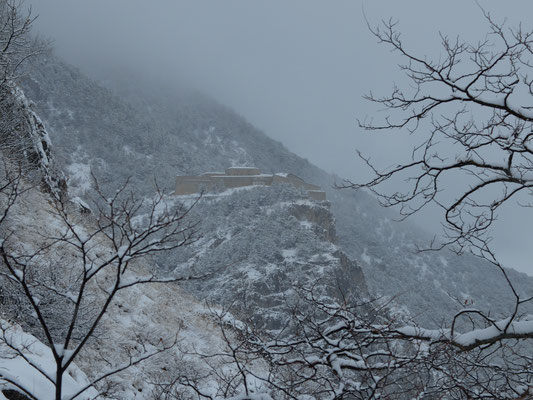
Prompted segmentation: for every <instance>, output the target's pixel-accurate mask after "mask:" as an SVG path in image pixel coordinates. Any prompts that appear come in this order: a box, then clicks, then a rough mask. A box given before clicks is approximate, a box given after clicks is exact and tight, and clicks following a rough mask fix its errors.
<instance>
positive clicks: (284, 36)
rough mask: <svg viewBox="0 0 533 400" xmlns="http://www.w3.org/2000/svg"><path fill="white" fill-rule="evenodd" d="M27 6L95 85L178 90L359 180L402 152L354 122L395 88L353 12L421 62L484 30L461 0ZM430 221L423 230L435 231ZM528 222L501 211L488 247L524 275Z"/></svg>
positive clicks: (390, 66) (91, 0)
mask: <svg viewBox="0 0 533 400" xmlns="http://www.w3.org/2000/svg"><path fill="white" fill-rule="evenodd" d="M27 3H30V4H33V8H34V11H35V13H36V14H38V15H39V18H38V20H37V22H36V26H37V29H38V30H39V31H40V32H42V34H44V35H45V36H48V37H50V38H52V39H53V40H54V45H55V47H56V49H57V52H58V53H59V55H61V56H62V57H64V58H65V59H66V60H67V61H69V62H71V63H73V64H75V65H77V66H79V67H80V68H81V69H82V70H84V71H86V72H88V73H89V74H91V75H93V76H94V77H97V78H100V77H102V76H104V74H105V73H106V71H108V70H117V69H130V70H132V71H134V72H135V73H141V74H146V75H147V76H149V77H150V78H152V79H154V78H155V79H160V80H162V81H168V82H179V81H185V82H187V83H189V84H191V85H193V86H197V87H199V88H200V89H202V90H205V91H207V92H208V93H211V94H212V95H213V96H214V97H215V98H216V99H217V100H218V101H220V102H221V103H224V104H226V105H229V106H231V107H232V108H234V109H235V110H236V111H237V112H238V113H239V114H241V115H243V116H244V117H246V118H247V119H248V120H249V121H250V122H252V123H253V124H254V125H256V126H257V127H259V128H261V129H262V130H263V131H265V133H267V134H268V135H269V136H271V137H273V138H275V139H277V140H280V141H281V142H283V143H284V144H285V145H286V146H287V147H288V148H289V149H290V150H291V151H293V152H295V153H297V154H299V155H301V156H303V157H305V158H307V159H309V160H310V161H311V162H313V163H315V164H317V165H318V166H320V167H322V168H323V169H325V170H326V171H328V172H335V173H337V174H339V175H340V176H342V177H346V178H350V179H359V178H360V177H361V175H362V174H363V171H362V165H361V164H360V163H359V162H358V161H357V159H356V157H355V150H356V149H359V150H362V151H363V152H364V153H366V154H369V155H372V157H373V158H374V159H375V160H376V161H378V162H381V163H382V164H384V165H386V164H387V162H390V159H391V158H393V156H394V155H395V154H398V153H402V152H405V151H408V148H409V146H408V144H406V143H404V141H403V139H397V137H396V136H393V135H387V136H370V135H369V134H368V133H365V132H362V131H361V130H360V129H359V128H358V127H357V124H356V119H357V118H364V117H365V116H372V115H374V114H375V113H376V107H375V106H373V105H371V104H368V103H367V102H365V101H364V100H363V99H362V95H363V94H365V93H368V92H369V91H370V90H372V91H374V92H376V93H383V94H384V93H386V92H387V90H388V89H390V87H391V85H392V83H393V82H398V83H401V82H402V81H403V82H404V80H403V78H402V75H401V74H400V73H399V72H398V69H397V68H396V64H397V62H398V59H397V58H396V56H395V55H394V54H391V53H390V52H389V50H388V49H387V48H386V47H384V46H380V45H377V44H376V40H375V38H374V37H373V36H372V35H371V34H370V33H369V31H368V29H367V26H366V23H365V19H364V15H363V9H364V13H365V14H366V16H367V18H368V19H369V21H370V22H371V24H376V23H378V22H379V21H380V20H381V19H388V18H389V17H394V18H395V19H398V20H399V23H400V24H399V30H401V31H402V32H403V36H404V42H405V43H406V44H408V46H409V47H410V48H412V49H414V50H416V51H418V52H420V53H421V54H438V53H437V48H438V44H439V37H438V33H439V31H441V32H443V33H447V34H450V35H453V36H455V35H461V36H462V37H464V38H467V39H472V40H476V39H481V38H482V34H483V33H484V32H485V31H486V23H485V21H484V20H483V17H482V14H481V12H480V10H479V8H478V6H477V5H476V3H475V2H474V1H468V0H453V1H446V2H443V1H438V2H437V1H428V0H408V1H401V2H400V1H397V0H386V1H385V0H372V1H368V0H365V1H360V0H351V1H349V0H335V1H331V0H327V1H326V0H323V1H317V0H263V1H252V0H212V1H203V0H190V1H179V0H150V1H147V0H27ZM480 3H481V4H482V5H483V6H484V7H485V8H486V9H487V10H488V11H490V12H492V13H493V15H495V16H496V17H498V18H504V17H507V18H508V19H509V22H510V23H511V24H513V23H516V22H519V21H521V18H524V17H530V16H531V15H533V3H531V1H526V0H520V1H519V0H514V1H513V2H502V1H494V0H490V1H480ZM524 22H525V23H526V24H527V23H528V21H527V20H525V21H524ZM428 220H429V221H430V224H429V225H428V224H426V225H428V226H431V224H435V221H436V220H434V219H432V218H428ZM530 223H533V220H527V219H525V218H523V212H520V213H517V212H509V213H507V214H505V218H504V221H503V222H502V223H501V229H500V230H499V231H498V234H497V239H498V241H499V243H500V245H499V248H500V250H501V253H502V254H503V255H504V256H505V257H506V259H507V260H511V261H512V262H513V263H515V265H516V266H517V268H519V269H521V270H525V271H527V272H528V273H530V274H532V275H533V266H531V265H530V262H529V260H530V259H531V255H532V254H531V253H527V252H525V251H523V250H524V248H526V249H527V248H530V247H532V246H531V245H530V242H531V235H530V234H531V230H528V229H527V228H528V227H529V226H531V225H530ZM520 224H522V227H521V226H520ZM510 232H514V233H516V232H518V234H517V235H516V234H513V235H510ZM525 232H529V236H528V235H526V234H525Z"/></svg>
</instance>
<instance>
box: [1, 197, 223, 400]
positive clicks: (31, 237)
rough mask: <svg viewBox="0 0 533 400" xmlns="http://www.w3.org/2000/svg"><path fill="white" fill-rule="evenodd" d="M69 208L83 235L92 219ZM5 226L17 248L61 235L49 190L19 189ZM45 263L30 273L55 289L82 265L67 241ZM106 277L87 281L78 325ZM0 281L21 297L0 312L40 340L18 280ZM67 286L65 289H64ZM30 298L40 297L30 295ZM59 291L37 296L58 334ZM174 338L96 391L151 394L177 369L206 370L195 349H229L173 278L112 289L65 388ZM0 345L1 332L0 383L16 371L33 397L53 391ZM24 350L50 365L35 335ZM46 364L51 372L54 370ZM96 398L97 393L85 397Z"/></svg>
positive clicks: (100, 296) (145, 267)
mask: <svg viewBox="0 0 533 400" xmlns="http://www.w3.org/2000/svg"><path fill="white" fill-rule="evenodd" d="M70 215H71V217H72V218H73V220H75V221H77V225H76V230H77V232H78V234H79V235H82V236H83V235H86V236H87V237H88V235H87V232H89V231H90V229H91V224H92V222H91V216H87V215H86V214H80V213H79V211H77V210H76V207H74V206H73V207H72V210H71V211H70ZM2 228H3V229H4V230H6V229H7V230H9V231H12V232H14V233H13V234H12V237H11V238H10V242H13V243H15V244H16V246H17V248H20V249H23V250H24V251H26V252H30V253H31V252H32V251H36V250H38V249H40V248H42V247H43V246H44V244H43V238H46V237H59V236H60V235H61V234H62V232H64V229H65V227H64V224H63V221H62V219H61V217H60V216H59V215H57V211H56V210H55V209H54V208H53V207H52V205H51V202H50V197H49V194H48V193H44V192H42V191H40V190H39V189H38V188H35V187H33V188H29V189H28V190H27V191H25V192H24V194H23V195H21V197H20V198H19V200H18V201H17V202H16V203H15V205H14V206H13V208H12V209H11V211H10V216H9V219H8V221H7V222H6V224H5V225H3V227H2ZM97 242H98V244H97V245H94V244H93V245H91V251H94V252H95V254H98V257H102V258H105V259H106V257H107V253H109V252H112V251H113V250H112V249H110V248H108V246H107V244H106V240H105V239H104V238H100V239H98V240H97ZM43 254H44V253H43ZM39 265H41V264H39ZM152 266H153V260H150V259H144V260H142V262H141V261H139V262H137V263H135V265H132V266H131V267H130V268H131V271H130V275H132V276H146V275H147V273H148V271H150V270H151V268H152ZM42 267H43V268H42V271H37V270H36V271H31V273H32V274H39V273H42V274H45V275H46V277H48V278H49V281H51V282H53V283H54V287H58V288H65V287H67V288H68V287H69V285H70V284H71V283H72V282H70V279H71V278H72V276H76V271H79V270H80V269H81V268H83V267H82V266H81V265H79V257H78V256H77V252H76V250H75V249H74V248H73V247H69V246H62V247H59V248H57V249H54V250H53V252H51V251H46V257H45V259H43V260H42ZM28 273H30V272H28ZM109 273H112V272H109ZM2 279H4V278H2ZM105 282H106V274H105V273H104V274H103V275H102V276H100V278H99V279H98V283H99V284H98V285H93V286H88V287H87V288H86V291H87V293H86V294H85V296H84V298H85V299H86V300H87V301H88V303H84V304H83V305H82V307H81V308H82V309H83V310H85V311H84V312H80V315H79V320H80V321H81V325H80V326H81V327H83V320H84V318H86V316H88V317H91V315H92V314H91V310H95V309H96V308H97V307H98V305H99V304H100V303H101V302H102V300H104V299H105V291H104V290H103V289H102V287H103V286H105ZM0 287H2V289H3V296H2V300H3V301H4V300H5V299H6V298H9V299H11V300H15V299H18V301H11V302H9V303H8V304H13V307H6V306H4V305H2V307H0V318H9V319H10V320H17V321H18V322H19V323H20V324H21V325H22V326H23V327H24V330H25V331H26V332H31V333H32V334H33V335H34V336H36V337H37V338H38V339H39V340H41V341H45V338H44V335H43V332H42V330H41V329H40V325H39V324H38V323H37V321H36V315H35V313H33V312H32V310H31V309H30V308H29V307H27V304H25V302H24V297H21V296H20V295H17V292H16V286H14V285H9V284H8V283H7V282H6V281H5V280H1V281H0ZM37 290H38V288H35V289H34V294H35V293H36V291H37ZM65 292H66V293H68V292H67V291H66V289H65ZM34 298H37V296H36V295H34ZM58 298H62V296H59V297H58V296H53V297H50V298H49V297H47V296H46V295H45V293H44V292H43V294H42V295H41V294H40V297H39V300H38V302H39V304H40V307H41V311H42V313H43V315H45V316H46V318H47V320H48V321H49V322H50V325H49V326H51V327H52V329H51V333H52V336H53V337H60V336H59V335H61V332H62V330H63V328H64V326H65V324H64V322H65V321H69V318H70V315H71V314H70V313H69V312H67V310H68V308H66V307H62V306H61V304H60V303H58V302H57V299H58ZM49 306H50V307H49ZM65 318H66V320H65ZM11 331H14V332H15V335H14V336H13V338H14V340H17V341H18V342H17V343H19V342H20V343H23V342H21V341H22V340H23V339H25V338H26V339H28V340H30V339H31V337H30V336H28V335H29V333H23V332H22V330H21V329H20V328H18V327H13V328H9V329H8V330H7V332H8V337H11V336H10V332H11ZM174 338H176V340H177V343H176V345H175V346H174V347H172V348H170V349H169V350H168V351H166V352H163V353H161V354H160V355H158V356H156V357H153V358H150V359H148V360H146V361H144V362H142V363H140V364H138V365H135V366H133V367H131V368H128V369H127V370H124V371H123V372H120V373H119V374H117V375H114V376H111V377H110V378H109V379H106V380H105V381H102V382H100V383H99V385H98V389H99V390H104V391H105V393H106V394H105V395H102V396H100V397H99V398H117V399H146V400H149V399H153V398H154V396H155V394H154V393H155V392H156V391H157V390H159V387H158V384H159V383H163V382H165V379H166V380H167V381H171V380H172V379H176V378H178V377H179V376H180V374H187V376H189V377H191V376H193V373H194V371H198V372H197V373H198V375H206V374H207V373H206V364H205V363H204V361H203V360H202V359H201V358H200V357H198V356H197V355H196V353H198V352H201V353H203V354H213V353H221V352H222V351H224V350H225V348H226V341H225V339H224V338H223V337H222V335H221V333H220V329H219V327H218V325H217V323H216V321H215V318H214V316H213V314H212V311H211V310H210V309H208V308H207V307H206V306H205V305H203V304H201V303H200V302H198V301H197V300H196V299H194V298H193V297H192V296H191V295H189V294H188V293H186V292H185V291H184V290H183V289H182V288H181V287H180V286H179V285H178V284H176V283H165V284H163V283H159V284H147V285H142V286H135V287H132V288H130V289H126V290H124V291H122V292H120V293H119V294H117V296H116V297H115V299H114V300H113V303H112V306H111V307H110V309H109V311H108V312H107V313H106V314H105V316H104V318H103V319H102V321H101V324H100V327H99V329H98V330H97V331H96V335H95V337H94V338H92V339H91V340H89V341H88V342H87V345H86V346H85V347H84V349H83V350H82V352H81V353H80V355H79V357H78V358H76V360H75V363H76V365H77V367H72V370H71V374H72V376H73V377H74V378H75V381H72V379H71V378H68V377H67V378H66V381H65V382H66V388H67V389H68V390H70V391H71V392H74V393H75V390H79V389H80V387H83V386H82V385H84V384H87V379H89V381H91V380H92V379H95V378H96V377H98V376H100V375H101V374H102V373H105V372H106V371H109V370H112V369H114V368H116V367H118V366H120V365H124V364H126V363H128V362H129V361H130V357H138V355H139V354H140V355H142V354H144V353H145V352H151V351H154V349H155V348H156V346H159V345H161V344H162V343H172V341H173V340H174ZM23 344H24V343H23ZM4 350H5V349H4V346H2V340H1V336H0V352H2V353H1V354H0V387H2V386H1V385H2V383H1V382H2V379H1V377H2V376H4V377H6V376H7V377H15V376H16V377H17V380H18V382H22V383H23V384H26V383H28V384H33V383H35V385H34V386H33V388H34V389H35V390H36V392H35V390H34V389H31V391H30V393H35V394H36V395H37V398H40V399H47V398H50V397H49V396H48V395H47V393H48V392H47V391H48V390H52V389H51V387H49V386H50V385H48V386H46V385H44V386H43V385H41V380H42V379H40V378H39V377H40V375H39V374H38V373H36V371H34V370H33V369H32V368H31V367H30V366H29V365H27V363H26V362H25V361H23V360H22V359H20V357H18V358H15V359H12V360H9V361H5V360H4V357H6V354H5V351H4ZM22 351H23V354H25V355H27V356H28V357H30V358H31V359H35V360H37V361H38V362H39V363H40V365H42V366H43V368H45V369H47V370H49V369H50V368H52V367H53V366H54V365H53V359H51V356H50V355H49V354H48V353H49V352H50V350H49V349H48V348H47V347H46V346H44V345H43V344H42V343H40V342H35V343H34V344H32V345H30V346H29V347H28V348H27V349H26V348H23V350H22ZM210 361H211V362H212V363H213V365H216V363H217V362H218V361H217V359H216V358H215V359H211V360H210ZM78 367H79V368H80V369H81V371H83V373H82V372H81V371H80V370H79V369H78ZM51 371H52V372H54V371H53V369H52V370H51ZM17 374H18V375H17ZM85 375H86V376H87V378H85ZM163 378H164V379H163ZM209 379H210V378H209ZM209 379H207V380H206V382H204V383H203V384H204V385H206V387H210V381H209ZM71 381H72V382H71ZM8 387H9V386H8ZM214 387H216V385H215V386H214ZM76 388H77V389H76ZM93 392H94V390H93ZM89 394H91V393H89ZM93 397H94V393H92V395H91V396H90V398H93ZM82 398H83V397H82Z"/></svg>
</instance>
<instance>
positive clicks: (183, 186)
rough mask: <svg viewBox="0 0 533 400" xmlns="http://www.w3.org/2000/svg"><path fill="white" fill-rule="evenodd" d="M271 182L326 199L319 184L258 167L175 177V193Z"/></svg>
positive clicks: (317, 198) (235, 168)
mask: <svg viewBox="0 0 533 400" xmlns="http://www.w3.org/2000/svg"><path fill="white" fill-rule="evenodd" d="M273 184H289V185H293V186H294V187H296V188H300V189H303V190H306V191H307V194H308V195H309V197H310V198H312V199H314V200H318V201H323V200H326V193H325V192H324V191H322V190H320V186H317V185H313V184H311V183H307V182H305V181H304V180H303V179H301V178H300V177H298V176H296V175H293V174H276V175H262V174H261V171H260V170H259V169H258V168H249V167H232V168H228V169H226V172H225V173H222V172H206V173H204V174H202V175H201V176H178V177H176V190H175V194H176V195H187V194H195V193H200V192H202V191H213V190H215V189H216V188H221V189H224V188H226V189H232V188H239V187H245V186H253V185H265V186H271V185H273Z"/></svg>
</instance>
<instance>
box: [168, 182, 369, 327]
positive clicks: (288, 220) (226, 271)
mask: <svg viewBox="0 0 533 400" xmlns="http://www.w3.org/2000/svg"><path fill="white" fill-rule="evenodd" d="M194 198H195V196H177V197H176V200H177V201H191V200H193V199H194ZM192 215H193V216H194V218H196V219H198V220H200V221H201V230H202V231H203V232H204V237H203V238H202V239H201V240H200V241H199V242H197V243H196V244H195V245H194V246H189V247H188V248H187V249H185V251H179V252H177V253H176V254H172V253H169V254H166V255H165V257H164V259H160V260H158V262H159V264H160V265H165V266H167V268H169V269H172V268H178V269H179V268H180V267H181V265H188V266H190V267H193V268H194V269H195V271H198V272H200V273H202V274H205V273H210V275H208V276H207V277H206V278H205V279H202V280H200V281H197V282H195V283H194V284H193V285H190V288H191V290H192V291H193V292H194V293H195V294H196V296H197V297H199V298H206V299H207V300H209V301H211V302H215V303H216V304H220V305H221V306H229V305H231V306H232V309H233V310H236V309H239V310H240V316H241V317H242V318H247V317H249V316H252V317H253V318H254V319H255V320H256V321H257V322H259V323H261V324H264V325H266V326H267V327H268V328H271V329H276V328H278V327H280V326H282V325H284V322H285V320H286V318H287V315H288V312H287V306H288V305H289V304H290V303H292V302H293V300H294V287H293V286H294V285H301V286H305V287H311V286H315V287H316V288H317V289H316V295H317V296H318V295H322V296H329V297H333V298H339V296H340V295H341V294H342V293H343V294H344V295H345V296H346V297H349V296H355V297H367V296H368V294H367V290H366V283H365V281H364V277H363V273H362V271H361V268H360V267H359V266H358V265H357V264H355V263H354V262H352V261H351V260H350V259H349V258H348V257H347V256H346V255H345V254H344V253H343V252H342V251H341V249H340V248H339V247H338V246H337V245H336V235H335V221H334V219H333V216H332V215H331V212H330V210H329V204H328V203H327V202H316V201H311V200H309V199H308V198H307V197H306V195H305V194H304V193H302V192H300V191H298V190H296V189H294V188H292V187H285V186H284V185H280V186H277V187H261V186H255V187H253V186H252V187H249V188H240V189H231V190H228V191H224V192H221V193H218V194H216V195H205V197H204V198H202V200H201V201H200V202H199V203H198V204H197V205H196V207H195V208H194V209H193V213H192Z"/></svg>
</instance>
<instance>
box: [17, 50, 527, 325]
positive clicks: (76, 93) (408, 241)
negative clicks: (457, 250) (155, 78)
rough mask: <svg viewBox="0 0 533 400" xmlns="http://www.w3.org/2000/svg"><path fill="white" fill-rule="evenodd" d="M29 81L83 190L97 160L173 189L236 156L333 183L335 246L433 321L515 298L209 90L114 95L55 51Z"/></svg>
mask: <svg viewBox="0 0 533 400" xmlns="http://www.w3.org/2000/svg"><path fill="white" fill-rule="evenodd" d="M24 88H25V90H26V92H27V94H28V96H29V97H30V98H31V99H32V100H33V101H35V103H36V108H37V110H38V111H39V113H40V115H41V116H42V118H43V119H44V120H45V122H46V123H47V126H49V128H50V132H51V133H50V134H51V136H52V140H53V142H54V144H56V148H57V151H58V159H59V161H60V162H61V164H62V165H63V167H64V170H65V171H66V172H67V174H68V175H69V180H70V185H71V187H72V188H73V192H75V193H77V194H80V195H81V194H82V193H83V191H84V189H85V188H87V183H88V181H89V178H88V175H89V172H90V170H91V169H92V170H94V171H95V172H96V173H97V174H98V175H99V176H101V177H103V179H104V180H105V183H107V185H108V186H109V187H112V186H113V185H117V183H118V182H123V181H124V179H126V177H127V176H131V178H132V184H133V187H135V190H136V191H138V193H141V194H143V195H148V194H149V193H150V192H151V191H152V190H153V189H152V188H153V186H152V185H151V182H152V181H153V178H154V177H155V178H157V180H158V183H159V184H160V185H161V186H162V187H164V188H167V189H169V190H170V189H171V188H172V187H173V184H174V176H175V175H176V174H198V173H202V172H205V171H212V170H223V169H225V168H226V167H228V166H231V165H236V164H238V165H248V166H257V167H259V168H261V169H262V170H263V172H292V173H295V174H297V175H299V176H301V177H302V178H304V179H305V180H306V181H308V182H311V183H315V184H318V185H321V186H322V187H323V188H324V189H325V190H326V191H327V194H328V200H329V201H330V202H331V212H332V214H333V216H334V217H335V219H336V228H337V236H338V246H339V247H340V248H341V249H342V250H343V251H344V252H345V253H346V254H348V256H349V257H350V258H351V259H353V260H355V261H356V262H357V263H358V264H359V265H361V266H362V267H363V270H364V274H365V279H366V282H367V285H368V288H369V290H370V291H371V293H375V294H379V295H385V296H395V295H400V294H401V296H398V297H397V299H396V301H397V302H398V303H399V304H400V305H404V306H406V307H407V308H408V309H409V310H411V311H412V313H413V315H415V316H416V317H417V318H419V319H420V320H421V321H422V322H423V323H428V324H429V323H436V322H440V321H441V319H443V318H448V317H449V315H450V314H451V313H453V312H454V311H455V310H456V309H457V308H458V307H461V303H463V304H464V301H465V300H467V301H469V302H471V301H474V304H475V305H476V306H478V307H480V308H483V309H491V310H493V312H494V313H496V314H497V313H500V312H505V311H507V310H508V308H509V306H510V305H511V302H512V299H511V297H510V296H509V295H508V293H509V291H508V289H507V288H506V286H505V283H504V281H503V279H502V278H501V273H500V272H499V271H495V270H494V269H493V267H491V266H488V265H486V264H485V263H483V262H481V261H480V260H477V259H473V258H471V257H457V256H456V255H454V254H452V253H449V252H440V253H427V254H424V255H416V254H414V253H413V247H414V246H413V243H414V242H422V243H425V240H426V238H427V235H426V234H425V233H424V232H422V231H420V230H419V229H417V228H416V227H413V226H412V225H410V224H405V223H402V224H398V223H394V222H392V219H393V218H394V215H393V214H391V213H388V212H386V211H384V210H383V209H381V208H380V207H378V206H377V204H376V202H375V200H373V199H372V198H371V197H370V196H369V195H367V194H365V193H363V192H357V193H354V192H352V191H340V192H339V191H336V190H334V189H332V185H333V183H334V180H335V178H334V177H332V176H330V175H328V174H326V173H325V172H324V171H322V170H320V169H319V168H317V167H315V166H313V165H312V164H310V163H309V162H308V161H306V160H304V159H302V158H300V157H298V156H296V155H295V154H293V153H291V152H289V151H288V150H286V149H285V148H284V147H283V146H282V145H281V144H280V143H278V142H275V141H273V140H271V139H269V138H268V137H267V136H266V135H264V134H263V133H261V132H260V131H258V130H257V129H255V128H254V127H253V126H251V125H250V124H249V123H247V122H246V121H244V120H243V119H242V118H241V117H239V116H238V115H236V114H235V113H234V112H232V111H230V110H228V109H227V108H225V107H223V106H220V105H218V104H216V103H215V102H213V101H212V100H209V99H207V98H205V97H204V96H199V95H195V96H188V95H185V94H180V93H178V94H170V95H169V94H168V92H166V91H161V90H158V89H157V88H150V91H149V92H150V95H149V96H146V95H145V94H144V93H146V90H144V89H143V88H142V82H138V81H135V83H134V84H132V85H130V87H128V88H127V89H126V90H120V89H118V90H116V91H115V94H113V93H112V92H111V91H110V90H108V89H105V88H104V87H102V86H100V85H98V84H97V83H95V82H93V81H91V80H90V79H88V78H87V77H85V76H84V75H83V74H82V73H81V72H80V71H78V70H76V69H75V68H73V67H71V66H69V65H67V64H65V63H64V62H62V61H60V60H57V59H56V58H53V57H51V58H50V59H48V60H46V61H45V60H41V62H40V63H39V65H38V69H37V70H36V71H34V72H33V73H32V74H31V76H30V78H29V79H27V80H26V81H25V82H24ZM243 223H244V224H246V222H243ZM209 229H212V228H209ZM208 233H209V234H211V235H213V234H216V230H211V231H209V232H208ZM219 252H221V250H216V251H215V253H219ZM220 254H221V253H220ZM250 257H253V254H251V255H250ZM280 261H282V262H283V260H281V259H280ZM301 272H302V274H304V275H305V271H303V270H302V271H301ZM480 275H482V276H483V277H484V279H483V280H479V279H477V277H479V276H480ZM512 277H513V279H514V280H515V281H516V282H517V286H518V288H519V290H520V291H522V292H525V293H529V291H530V287H531V286H532V283H533V280H532V278H530V277H527V276H525V275H524V274H519V273H514V272H513V273H512ZM456 299H457V300H456ZM225 300H229V297H228V298H226V299H225Z"/></svg>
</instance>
